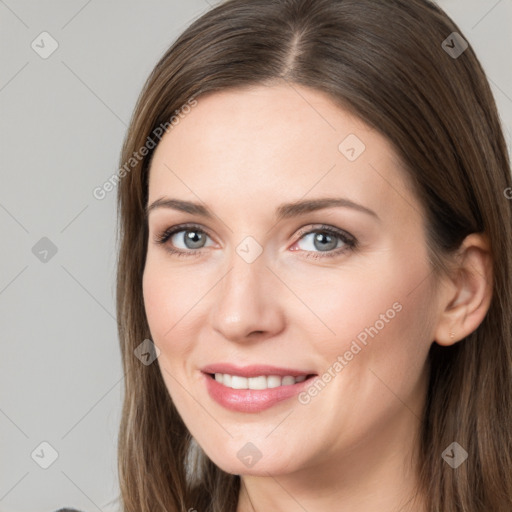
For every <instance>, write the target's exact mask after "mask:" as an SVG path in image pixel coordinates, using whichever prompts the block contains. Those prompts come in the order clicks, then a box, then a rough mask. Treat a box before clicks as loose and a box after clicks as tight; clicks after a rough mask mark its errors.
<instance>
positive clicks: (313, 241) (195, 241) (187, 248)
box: [155, 225, 357, 258]
mask: <svg viewBox="0 0 512 512" xmlns="http://www.w3.org/2000/svg"><path fill="white" fill-rule="evenodd" d="M298 234H299V236H300V238H299V239H298V240H297V241H296V242H295V244H294V246H298V245H299V244H300V243H301V242H302V241H304V240H305V241H306V244H305V247H304V246H303V247H299V249H300V252H301V253H304V255H305V256H306V257H312V258H326V257H332V256H338V255H341V254H342V253H345V252H347V251H350V250H354V249H355V248H356V246H357V240H356V239H355V238H354V237H353V236H352V235H350V234H349V233H347V232H346V231H343V230H341V229H338V228H334V227H333V226H326V225H321V226H319V227H317V229H310V230H309V231H306V230H300V231H299V233H298ZM208 238H210V237H209V236H208V234H207V233H206V231H204V230H203V229H201V227H200V226H197V225H179V226H173V227H170V228H168V229H166V230H165V231H164V232H163V233H161V234H160V235H158V236H157V237H156V240H155V241H156V243H158V244H162V245H165V244H167V242H169V241H170V242H171V243H170V244H167V246H166V249H167V251H169V252H170V253H171V254H175V255H176V256H199V255H200V254H201V249H204V248H205V247H208V246H207V245H206V241H207V239H208ZM180 241H181V244H182V247H179V243H180ZM210 245H211V244H210ZM291 250H292V251H297V249H291Z"/></svg>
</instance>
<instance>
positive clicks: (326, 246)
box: [314, 233, 337, 251]
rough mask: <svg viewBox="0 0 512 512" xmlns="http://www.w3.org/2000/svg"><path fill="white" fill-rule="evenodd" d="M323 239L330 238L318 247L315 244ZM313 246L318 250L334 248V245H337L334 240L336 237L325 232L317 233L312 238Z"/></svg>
mask: <svg viewBox="0 0 512 512" xmlns="http://www.w3.org/2000/svg"><path fill="white" fill-rule="evenodd" d="M325 239H330V240H329V241H328V242H327V244H323V245H320V247H318V246H317V242H322V241H324V240H325ZM314 240H315V241H314V246H315V249H319V250H321V251H322V250H330V249H335V248H336V245H337V240H336V237H333V236H332V235H329V234H327V233H317V234H316V235H315V239H314Z"/></svg>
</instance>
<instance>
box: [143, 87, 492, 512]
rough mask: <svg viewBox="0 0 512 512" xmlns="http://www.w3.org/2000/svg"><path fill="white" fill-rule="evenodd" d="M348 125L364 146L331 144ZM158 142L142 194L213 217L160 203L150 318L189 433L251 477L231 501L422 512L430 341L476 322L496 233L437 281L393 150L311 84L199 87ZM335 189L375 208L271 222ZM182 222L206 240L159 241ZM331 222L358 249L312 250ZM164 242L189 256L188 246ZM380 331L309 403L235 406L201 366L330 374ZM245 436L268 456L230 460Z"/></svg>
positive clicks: (152, 246)
mask: <svg viewBox="0 0 512 512" xmlns="http://www.w3.org/2000/svg"><path fill="white" fill-rule="evenodd" d="M349 134H355V135H356V136H357V137H358V138H359V139H360V140H361V141H363V143H364V144H365V146H366V149H365V150H364V151H363V152H362V153H361V154H360V156H359V157H358V158H357V159H355V160H354V161H350V160H349V159H348V158H347V157H346V156H345V155H344V154H342V152H341V151H340V150H339V149H338V146H339V144H340V143H341V142H342V141H343V140H344V139H345V137H347V135H349ZM155 151H156V152H155V154H154V158H153V161H152V165H151V169H150V179H149V191H148V205H151V204H153V203H154V202H155V201H156V200H158V199H162V198H173V199H179V200H183V201H191V202H197V203H200V204H201V205H203V206H206V207H207V208H208V209H209V210H210V211H211V212H212V217H211V218H207V217H203V216H201V215H198V214H197V213H186V212H183V211H178V210H176V209H173V208H168V207H155V208H152V209H150V211H149V215H148V227H149V241H148V248H147V260H146V265H145V269H144V277H143V293H144V303H145V307H146V313H147V318H148V322H149V326H150V330H151V334H152V339H153V341H154V343H155V344H156V345H157V346H158V348H159V349H160V351H161V353H160V356H159V357H158V359H157V361H158V364H159V366H160V369H161V372H162V377H163V379H164V381H165V384H166V386H167V389H168V391H169V393H170V395H171V397H172V399H173V401H174V403H175V405H176V407H177V409H178V411H179V413H180V415H181V417H182V418H183V420H184V422H185V424H186V426H187V428H188V429H189V431H190V432H191V434H192V435H193V436H194V438H195V439H196V440H197V442H198V443H199V445H200V446H201V447H202V449H203V450H204V452H205V453H206V454H207V455H208V456H209V457H210V458H211V459H212V460H213V462H215V464H217V465H218V466H219V467H220V468H222V469H223V470H225V471H227V472H229V473H232V474H239V475H241V477H242V489H241V492H240V499H239V505H238V509H237V512H251V511H258V512H261V511H266V510H277V511H281V512H295V511H304V510H307V511H308V512H319V511H325V510H350V511H351V512H362V511H366V512H367V511H373V510H379V511H380V512H398V511H399V510H400V511H401V512H406V511H413V510H414V511H415V512H418V511H423V510H426V509H425V505H424V497H422V496H421V494H419V495H418V497H417V499H416V501H414V500H412V496H413V494H414V486H415V484H416V483H417V471H418V463H417V447H418V441H417V435H418V431H419V427H420V424H421V423H420V418H421V412H422V409H423V405H424V397H425V392H426V385H427V379H428V367H427V363H426V361H427V354H428V350H429V348H430V346H431V344H432V342H433V340H436V341H437V342H438V343H440V344H443V345H449V344H452V343H456V342H458V341H459V340H462V339H463V338H464V337H465V336H466V335H467V334H469V333H471V332H472V331H474V330H475V329H476V328H477V327H478V325H479V324H480V323H481V321H482V319H483V318H484V316H485V313H486V312H487V309H488V307H489V302H490V296H491V290H490V286H489V284H488V283H490V282H491V279H490V260H489V252H488V245H487V243H486V240H485V239H484V238H482V237H480V236H479V235H475V234H473V235H470V236H469V237H468V238H467V239H466V240H465V241H464V244H463V246H462V247H461V251H460V254H459V257H458V259H457V260H456V261H457V265H458V267H457V268H458V271H457V272H455V271H454V273H453V274H451V275H449V276H444V277H442V278H439V277H436V276H435V274H434V273H433V272H432V264H431V262H430V261H429V259H428V253H427V245H426V240H425V231H424V212H423V209H422V207H421V205H420V204H419V202H418V200H417V198H416V197H415V195H414V194H413V192H412V190H411V188H410V187H409V186H408V185H407V180H406V175H405V173H404V172H403V170H402V169H400V168H399V165H398V164H397V162H398V157H397V155H396V154H395V153H394V151H393V148H392V147H391V146H390V145H389V143H388V142H387V140H386V139H385V138H383V137H382V136H381V135H380V134H379V133H378V132H377V131H375V130H373V129H371V128H370V127H368V126H367V125H365V124H364V123H363V122H362V121H360V120H359V119H357V118H355V117H353V116H352V115H350V114H349V113H348V112H346V111H344V110H342V109H341V108H339V107H337V106H335V105H334V104H333V103H332V102H331V100H330V99H329V97H327V96H326V95H324V94H323V93H321V92H318V91H315V90H312V89H309V88H305V87H302V86H297V85H294V86H293V88H292V87H290V86H288V85H273V86H256V87H253V88H250V89H243V90H230V91H223V92H215V93H213V94H208V95H205V96H201V97H199V98H198V105H197V106H196V107H195V108H194V109H193V110H192V112H190V113H189V114H188V115H187V116H186V117H185V118H184V119H182V120H181V121H180V124H179V125H177V126H175V127H174V128H173V129H172V130H171V131H170V132H169V133H167V134H166V135H165V136H164V137H163V139H162V140H161V142H160V144H159V145H158V147H157V149H156V150H155ZM325 197H329V198H341V197H343V198H346V199H349V200H350V201H352V202H354V203H357V204H358V205H361V206H364V207H365V208H367V209H371V210H372V211H373V214H371V213H367V212H365V211H362V210H360V209H357V208H353V207H349V206H341V207H340V206H331V207H329V208H323V209H320V210H317V211H310V212H302V213H301V214H300V215H297V216H293V217H286V218H282V219H280V220H278V219H277V217H276V213H275V210H276V208H277V207H278V206H279V205H281V204H282V203H292V202H295V201H299V200H311V199H317V198H325ZM182 223H193V224H195V225H198V226H199V227H200V228H201V229H203V230H204V233H205V234H203V235H202V236H203V239H204V243H203V246H202V248H197V247H199V246H198V245H197V240H199V241H201V238H198V236H199V237H200V236H201V232H199V234H198V231H197V229H198V228H193V227H192V228H191V227H187V229H188V230H189V231H183V230H182V231H181V232H178V233H176V234H174V235H173V236H172V237H171V238H169V240H167V241H166V242H165V244H158V243H156V241H155V239H156V237H157V236H158V235H160V234H161V233H162V232H164V231H165V230H166V229H168V228H169V227H172V226H177V225H178V224H182ZM321 225H326V226H330V227H333V228H337V229H339V230H343V231H344V232H346V233H348V234H350V235H351V236H352V237H354V238H355V239H356V240H357V242H356V247H355V248H354V249H352V248H351V247H350V244H348V243H347V241H346V239H345V241H344V240H343V239H340V238H338V237H337V236H336V235H330V236H331V238H330V239H327V242H328V243H327V246H328V247H327V250H326V249H325V247H324V246H325V238H324V241H323V245H322V240H320V242H318V243H316V244H315V243H314V240H315V239H314V236H315V234H318V233H320V234H321V233H325V232H324V231H322V229H320V228H321ZM301 228H304V230H303V231H301V233H299V230H300V229H301ZM184 234H190V236H191V237H195V238H193V240H196V242H195V243H196V245H191V244H190V243H188V244H187V240H186V239H185V237H184ZM324 236H325V235H324ZM327 236H329V233H327ZM246 237H252V238H253V239H254V240H255V241H256V242H257V244H259V246H260V247H261V249H262V250H263V252H262V253H261V254H260V255H259V256H258V257H257V258H256V259H255V260H254V261H252V262H250V263H249V262H247V261H246V259H244V258H243V257H241V256H240V254H242V253H237V246H238V245H239V244H240V243H241V242H242V241H244V239H246ZM331 241H332V243H331ZM171 247H172V248H174V249H176V250H178V251H182V252H188V254H186V255H185V256H184V257H178V256H176V255H174V254H171V253H169V252H168V250H167V249H169V248H171ZM250 247H251V249H250V250H251V251H254V250H255V249H254V246H250ZM343 247H344V248H345V250H343V249H341V250H340V248H343ZM246 249H247V246H246ZM336 251H338V253H337V254H335V255H334V256H332V257H328V256H326V254H329V253H330V254H334V253H335V252H336ZM308 255H309V256H310V257H308ZM315 257H316V258H315ZM394 304H395V309H393V305H394ZM400 306H401V307H400ZM398 309H399V311H398ZM391 310H392V311H391ZM389 311H391V313H389ZM386 312H388V313H386ZM383 314H384V315H387V317H386V318H384V319H383V317H382V316H381V315H383ZM391 317H392V318H391ZM380 319H382V320H380ZM379 320H380V322H379V323H377V321H379ZM384 320H387V321H384ZM371 326H374V329H375V326H377V328H376V329H377V331H378V332H377V334H374V336H373V337H370V336H368V342H367V344H366V345H363V344H361V343H359V345H360V347H361V350H360V351H359V352H357V354H356V355H354V356H353V358H351V360H349V361H346V365H344V367H343V369H342V370H341V371H338V372H336V373H335V376H334V377H333V378H331V380H330V381H329V382H328V384H326V385H325V387H323V388H322V389H321V391H320V392H318V393H317V394H316V395H315V396H314V397H312V398H311V397H310V398H311V399H310V401H309V402H308V403H301V402H300V401H299V400H298V399H297V397H293V398H290V399H287V400H283V401H281V402H279V403H277V404H275V405H273V406H272V407H270V408H268V409H266V410H263V411H260V412H257V413H254V412H240V411H232V410H228V409H226V408H225V407H224V406H222V405H220V404H219V403H217V402H216V401H215V400H213V399H212V397H211V396H210V395H209V394H208V392H207V389H206V386H205V383H204V382H205V375H204V374H203V373H202V372H201V371H200V369H201V368H202V367H203V366H205V365H207V364H212V363H219V362H230V363H233V364H237V365H242V366H243V365H249V364H268V365H275V366H285V367H291V368H299V369H301V368H302V369H308V370H313V372H314V373H315V374H316V375H318V376H321V375H323V374H324V373H325V372H327V371H328V369H329V368H331V372H332V368H333V363H335V362H336V361H337V360H338V359H337V358H338V356H340V355H341V356H343V355H344V354H345V353H346V352H347V351H350V348H351V346H353V345H352V343H353V341H354V340H357V339H358V338H357V336H358V335H360V336H361V333H362V332H365V328H369V327H371ZM381 326H382V327H381ZM372 332H374V331H372ZM451 332H453V333H454V334H455V335H454V336H450V333H451ZM317 380H318V378H317ZM314 381H315V378H313V379H312V380H310V381H309V382H310V384H309V385H312V384H311V383H312V382H314ZM249 442H250V443H252V445H254V446H255V447H256V448H257V450H258V451H259V453H260V454H261V459H260V460H258V462H257V463H256V464H254V465H253V466H252V467H248V466H247V464H245V463H244V462H243V461H242V460H241V458H239V457H238V456H237V453H238V452H239V450H240V449H241V448H242V447H244V446H245V445H246V444H247V443H249ZM440 455H441V454H440ZM191 506H193V504H191Z"/></svg>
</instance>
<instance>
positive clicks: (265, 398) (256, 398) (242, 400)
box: [203, 373, 314, 412]
mask: <svg viewBox="0 0 512 512" xmlns="http://www.w3.org/2000/svg"><path fill="white" fill-rule="evenodd" d="M203 375H204V378H205V379H206V388H207V389H208V393H209V394H210V396H211V397H212V398H213V399H214V400H215V401H216V402H217V403H219V404H220V405H222V406H223V407H225V408H226V409H229V410H230V411H236V412H260V411H264V410H265V409H269V408H270V407H272V406H273V405H276V404H277V403H279V402H282V401H283V400H287V399H289V398H292V397H293V396H296V395H297V394H299V393H300V392H301V391H302V390H303V389H304V388H305V387H306V386H308V385H309V384H310V382H311V381H312V380H313V379H314V377H309V378H307V379H306V380H304V381H302V382H297V383H296V384H291V385H289V386H279V387H277V388H269V389H233V388H228V387H227V386H224V385H222V384H220V383H219V382H217V381H216V380H215V379H214V378H212V377H211V376H210V375H209V374H206V373H203Z"/></svg>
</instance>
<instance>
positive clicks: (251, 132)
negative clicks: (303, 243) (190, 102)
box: [149, 84, 419, 217]
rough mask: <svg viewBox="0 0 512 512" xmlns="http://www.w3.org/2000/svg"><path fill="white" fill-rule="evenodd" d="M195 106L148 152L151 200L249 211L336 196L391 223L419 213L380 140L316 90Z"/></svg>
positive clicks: (262, 90)
mask: <svg viewBox="0 0 512 512" xmlns="http://www.w3.org/2000/svg"><path fill="white" fill-rule="evenodd" d="M197 101H198V104H197V106H195V107H194V108H193V109H191V111H190V112H189V113H188V114H186V116H185V117H184V118H183V119H181V121H180V123H179V124H178V125H176V126H175V127H173V128H172V129H171V130H170V131H169V132H167V133H166V134H165V135H164V137H163V138H162V140H161V142H160V143H159V145H158V146H157V148H156V150H155V155H154V157H153V161H152V165H151V170H150V181H149V201H152V200H155V199H157V198H159V197H161V196H163V195H172V196H180V197H181V198H183V199H185V198H186V199H190V200H197V199H198V198H200V199H201V200H203V201H204V202H206V203H208V204H209V205H212V206H215V205H218V206H222V205H224V206H227V205H226V200H227V199H228V198H229V200H230V201H234V202H237V203H238V204H237V206H240V205H243V206H244V208H246V209H247V208H250V207H254V209H255V210H256V209H258V208H262V207H263V206H264V205H268V204H270V203H272V202H275V203H276V204H277V203H282V202H283V201H285V200H290V201H293V200H298V199H300V198H302V197H304V196H306V195H307V196H308V198H314V197H315V196H326V195H331V196H338V195H343V196H344V197H348V198H350V199H351V200H354V201H358V202H360V203H362V204H365V205H366V206H368V207H371V208H372V209H374V210H381V211H382V213H384V210H387V211H388V213H389V214H391V215H394V216H395V217H396V216H400V215H411V213H412V214H414V210H415V209H416V210H417V211H418V210H419V205H417V201H416V199H415V198H414V197H413V196H412V193H411V191H410V187H408V186H407V180H406V175H405V172H404V171H403V169H402V168H401V163H400V160H399V157H398V155H397V154H396V153H395V151H394V150H393V147H392V146H391V144H390V143H389V142H388V141H387V139H386V138H385V137H383V136H382V135H381V134H379V133H378V132H377V131H376V130H374V129H372V128H371V127H369V126H368V125H366V124H365V123H364V122H363V121H361V120H360V119H359V118H357V117H355V116H353V115H352V114H350V113H349V112H347V111H346V110H344V109H342V108H341V107H339V106H338V105H336V104H335V103H334V102H333V101H332V100H331V99H330V98H329V96H327V95H326V94H324V93H322V92H320V91H316V90H313V89H310V88H306V87H303V86H298V85H295V84H294V85H293V86H291V85H278V86H275V85H274V86H263V85H261V86H255V87H251V88H244V89H232V90H225V91H221V92H214V93H208V94H207V95H204V96H200V97H198V98H197ZM411 210H412V211H411Z"/></svg>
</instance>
